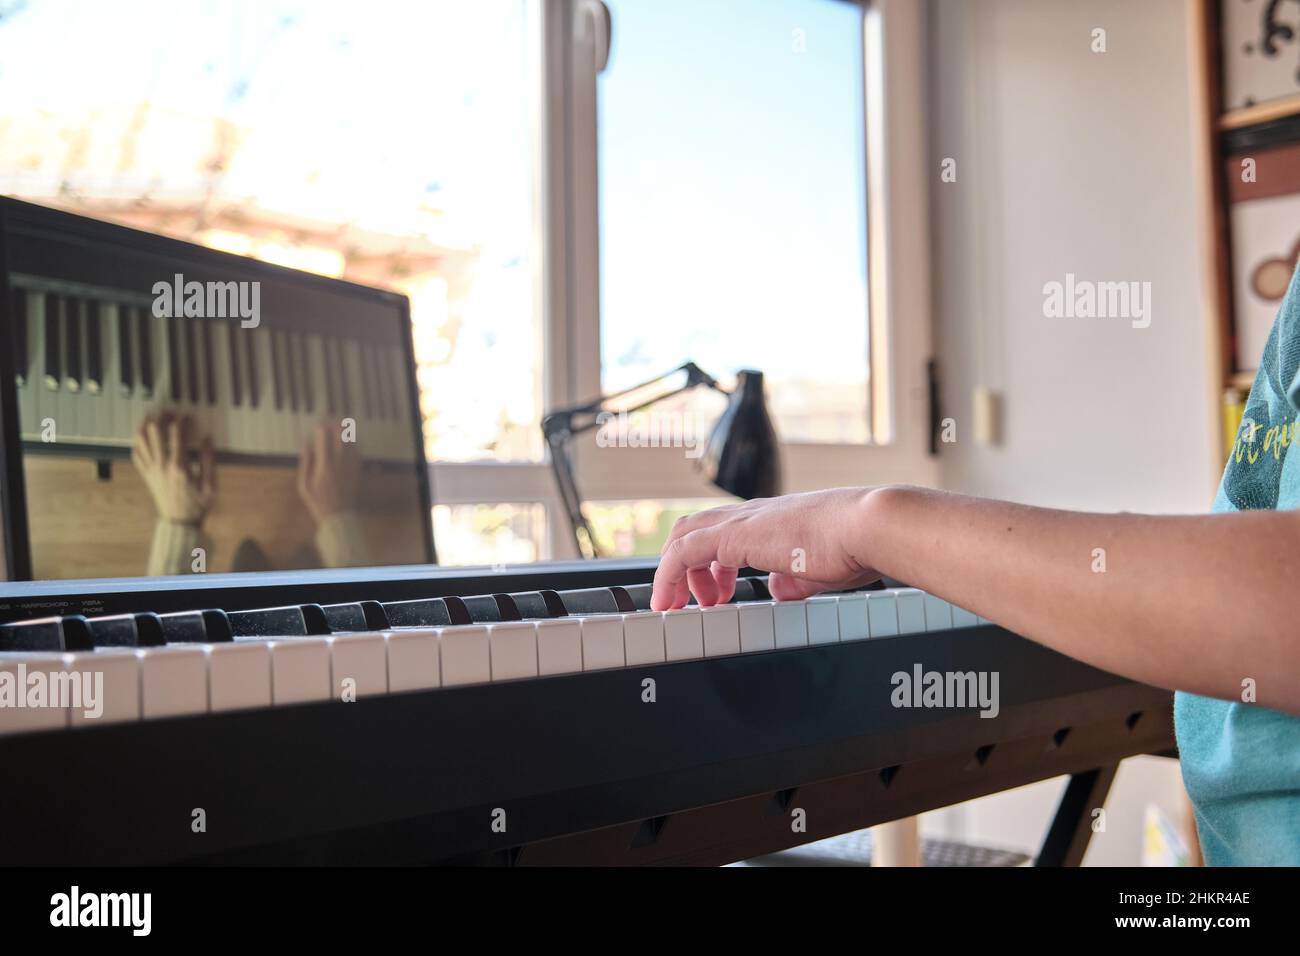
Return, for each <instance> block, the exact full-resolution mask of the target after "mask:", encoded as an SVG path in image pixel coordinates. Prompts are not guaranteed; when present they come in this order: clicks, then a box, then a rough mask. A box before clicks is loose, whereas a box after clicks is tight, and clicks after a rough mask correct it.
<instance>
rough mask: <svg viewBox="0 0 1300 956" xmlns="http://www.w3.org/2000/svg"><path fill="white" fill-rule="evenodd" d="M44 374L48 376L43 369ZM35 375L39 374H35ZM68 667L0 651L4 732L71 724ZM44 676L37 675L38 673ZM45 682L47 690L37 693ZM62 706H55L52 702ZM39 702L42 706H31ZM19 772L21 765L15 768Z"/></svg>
mask: <svg viewBox="0 0 1300 956" xmlns="http://www.w3.org/2000/svg"><path fill="white" fill-rule="evenodd" d="M40 374H41V376H42V377H43V376H44V372H43V371H42V372H41V373H40ZM33 377H35V375H34V376H33ZM66 666H68V655H64V654H52V653H51V654H41V653H31V654H28V653H24V652H18V651H13V652H9V653H0V735H3V734H23V733H31V732H32V731H38V730H59V729H62V728H64V727H67V726H68V718H69V714H68V707H67V701H65V700H58V701H55V700H54V699H53V698H52V697H51V696H50V694H49V691H50V687H51V680H52V679H53V678H55V676H56V675H57V674H59V673H61V672H62V671H63V670H64V668H65V667H66ZM37 674H40V675H43V676H41V677H39V678H35V679H34V677H35V675H37ZM42 682H43V686H44V692H43V693H42V694H41V696H39V697H37V696H34V695H35V694H36V691H35V690H34V688H35V687H37V686H38V685H39V684H41V683H42ZM56 702H57V703H59V704H61V705H62V706H57V707H55V706H51V704H52V703H56ZM28 704H38V705H39V706H32V707H29V706H27V705H28ZM13 769H14V771H15V772H16V771H17V768H13Z"/></svg>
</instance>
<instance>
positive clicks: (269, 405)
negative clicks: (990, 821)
mask: <svg viewBox="0 0 1300 956" xmlns="http://www.w3.org/2000/svg"><path fill="white" fill-rule="evenodd" d="M245 334H246V335H248V336H249V337H250V339H251V342H252V347H253V353H254V355H255V363H256V365H257V406H256V408H255V409H254V410H253V417H252V422H253V433H252V434H251V435H250V436H249V440H250V444H252V446H253V448H254V449H255V450H256V451H259V452H264V453H268V454H274V455H283V454H290V453H291V452H289V451H288V446H289V441H288V434H287V432H286V430H285V429H284V428H283V427H282V426H283V413H282V412H281V411H280V410H279V409H277V408H276V407H275V362H274V357H275V356H274V353H273V352H272V350H271V328H270V326H268V325H266V324H265V323H263V324H262V325H259V326H258V327H257V328H255V329H246V330H245ZM292 454H297V449H294V450H293V452H292Z"/></svg>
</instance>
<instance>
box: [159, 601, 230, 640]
mask: <svg viewBox="0 0 1300 956" xmlns="http://www.w3.org/2000/svg"><path fill="white" fill-rule="evenodd" d="M158 621H159V623H160V624H161V625H162V633H163V640H165V641H166V642H167V643H168V644H222V643H226V642H228V641H230V640H231V638H232V634H231V627H230V620H229V617H228V615H227V614H226V612H225V611H222V610H220V609H217V608H214V609H211V610H207V611H178V612H176V613H174V614H160V615H158Z"/></svg>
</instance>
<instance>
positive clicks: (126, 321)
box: [117, 305, 135, 395]
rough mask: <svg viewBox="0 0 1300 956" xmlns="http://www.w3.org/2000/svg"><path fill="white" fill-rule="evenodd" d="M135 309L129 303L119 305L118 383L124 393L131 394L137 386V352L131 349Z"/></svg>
mask: <svg viewBox="0 0 1300 956" xmlns="http://www.w3.org/2000/svg"><path fill="white" fill-rule="evenodd" d="M134 320H135V309H133V308H132V307H131V306H129V305H119V306H118V307H117V356H118V359H117V370H118V385H119V387H120V388H121V391H122V394H123V395H130V394H131V391H132V389H133V388H134V387H135V353H134V352H133V351H132V350H131V326H132V324H133V322H134Z"/></svg>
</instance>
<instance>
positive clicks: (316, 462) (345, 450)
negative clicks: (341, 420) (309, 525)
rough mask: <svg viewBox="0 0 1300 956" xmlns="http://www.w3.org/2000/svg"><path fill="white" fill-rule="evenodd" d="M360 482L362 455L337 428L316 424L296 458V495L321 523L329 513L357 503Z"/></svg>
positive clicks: (333, 513) (354, 505) (349, 508)
mask: <svg viewBox="0 0 1300 956" xmlns="http://www.w3.org/2000/svg"><path fill="white" fill-rule="evenodd" d="M360 485H361V456H360V455H359V454H358V452H357V446H356V444H355V443H353V442H345V441H343V436H342V435H341V434H340V433H339V430H338V429H337V428H334V427H332V426H330V425H323V424H322V425H317V426H316V427H315V428H314V429H312V431H311V434H309V435H308V436H307V440H306V441H305V442H304V443H303V446H302V455H301V456H299V458H298V495H299V497H301V498H302V501H303V504H305V505H306V506H307V510H308V511H310V512H311V516H312V520H313V521H315V522H316V524H318V525H319V524H320V523H321V522H322V521H324V520H325V519H326V518H328V517H330V516H331V515H336V514H338V513H339V512H342V511H351V510H353V509H354V508H355V507H356V503H357V491H358V489H359V488H360Z"/></svg>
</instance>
